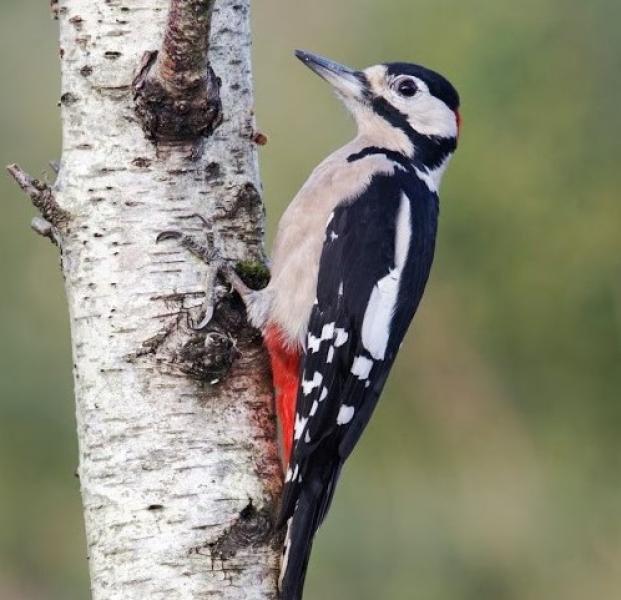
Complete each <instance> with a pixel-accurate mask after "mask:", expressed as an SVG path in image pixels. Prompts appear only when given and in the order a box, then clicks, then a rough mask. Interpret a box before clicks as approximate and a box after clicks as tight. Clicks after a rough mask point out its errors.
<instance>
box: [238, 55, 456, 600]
mask: <svg viewBox="0 0 621 600" xmlns="http://www.w3.org/2000/svg"><path fill="white" fill-rule="evenodd" d="M296 54H297V56H298V58H299V59H300V60H301V61H302V62H303V63H304V64H305V65H307V66H308V67H309V68H311V69H312V70H313V71H314V72H315V73H317V74H318V75H320V76H321V77H322V78H323V79H325V80H327V81H328V82H329V83H330V84H331V85H332V87H333V88H334V89H335V91H336V94H337V96H339V97H340V99H341V100H342V101H343V102H344V103H345V105H346V107H347V108H348V109H349V111H350V112H351V113H352V115H353V117H354V119H355V121H356V124H357V126H358V135H357V137H356V138H355V139H354V140H353V141H352V142H350V143H348V144H346V145H345V146H344V147H343V148H341V149H340V150H337V151H336V152H335V153H334V154H332V155H331V156H329V157H328V158H327V159H326V160H324V161H323V162H322V163H321V164H320V165H319V166H318V167H317V168H316V169H315V170H314V172H313V173H312V175H311V176H310V178H309V179H308V181H307V182H306V183H305V184H304V186H303V187H302V189H301V190H300V192H299V193H298V195H297V196H296V197H295V199H294V200H293V202H292V203H291V204H290V205H289V207H288V208H287V210H286V212H285V213H284V215H283V217H282V219H281V221H280V225H279V228H278V233H277V236H276V240H275V244H274V248H273V253H272V265H271V271H272V277H271V281H270V283H269V285H268V286H267V288H265V289H264V290H262V291H259V292H251V293H249V294H245V300H246V303H247V306H248V308H249V314H250V316H251V319H252V320H253V321H254V323H255V324H256V325H257V326H260V327H261V328H262V330H263V331H264V338H265V342H266V345H267V347H268V350H269V352H270V355H271V359H272V365H273V374H274V383H275V387H276V389H277V408H278V414H279V418H280V423H281V430H282V438H283V442H284V450H285V458H286V462H287V469H286V476H285V489H284V495H283V500H282V505H281V510H280V517H279V521H280V524H281V525H282V526H284V525H285V524H286V525H287V534H286V539H285V545H284V551H283V561H282V571H281V580H280V585H281V594H282V598H283V600H300V599H301V597H302V591H303V586H304V577H305V573H306V568H307V564H308V560H309V555H310V550H311V546H312V542H313V537H314V535H315V532H316V531H317V528H318V527H319V525H320V524H321V522H322V521H323V519H324V517H325V515H326V513H327V511H328V508H329V506H330V502H331V500H332V496H333V494H334V489H335V486H336V483H337V480H338V477H339V474H340V472H341V468H342V466H343V463H344V462H345V460H346V459H347V457H348V456H349V455H350V453H351V451H352V450H353V448H354V446H355V445H356V443H357V441H358V439H359V438H360V435H361V434H362V432H363V430H364V428H365V426H366V424H367V423H368V421H369V419H370V417H371V414H372V413H373V410H374V408H375V406H376V404H377V401H378V398H379V396H380V394H381V392H382V388H383V387H384V384H385V382H386V379H387V377H388V374H389V371H390V368H391V366H392V364H393V361H394V360H395V356H396V354H397V351H398V350H399V347H400V345H401V342H402V340H403V337H404V335H405V333H406V331H407V329H408V326H409V325H410V322H411V320H412V318H413V316H414V313H415V312H416V309H417V307H418V304H419V302H420V300H421V297H422V295H423V291H424V289H425V284H426V282H427V278H428V276H429V271H430V269H431V264H432V260H433V255H434V247H435V239H436V230H437V222H438V188H439V185H440V180H441V178H442V175H443V173H444V171H445V169H446V167H447V165H448V162H449V160H450V158H451V155H452V154H453V152H454V151H455V149H456V147H457V138H458V135H459V127H460V116H459V95H458V93H457V91H456V90H455V88H454V87H453V86H452V85H451V84H450V83H449V82H448V81H447V80H446V79H445V78H444V77H442V76H441V75H439V74H438V73H435V72H433V71H431V70H429V69H426V68H424V67H421V66H418V65H413V64H406V63H390V64H383V65H377V66H373V67H370V68H368V69H365V70H364V71H354V70H352V69H349V68H346V67H344V66H342V65H339V64H336V63H334V62H332V61H329V60H326V59H325V58H321V57H319V56H316V55H313V54H309V53H307V52H301V51H298V52H297V53H296Z"/></svg>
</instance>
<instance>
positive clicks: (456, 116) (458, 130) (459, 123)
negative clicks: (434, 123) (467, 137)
mask: <svg viewBox="0 0 621 600" xmlns="http://www.w3.org/2000/svg"><path fill="white" fill-rule="evenodd" d="M455 118H456V119H457V137H459V134H460V133H461V113H460V112H459V111H458V110H456V111H455Z"/></svg>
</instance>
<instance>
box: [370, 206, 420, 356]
mask: <svg viewBox="0 0 621 600" xmlns="http://www.w3.org/2000/svg"><path fill="white" fill-rule="evenodd" d="M411 239H412V215H411V208H410V201H409V199H408V197H407V196H406V195H405V194H402V196H401V205H400V206H399V213H398V215H397V231H396V234H395V266H394V268H393V269H391V270H390V272H389V273H388V275H386V276H385V277H382V279H380V280H379V281H378V282H377V283H376V284H375V286H374V287H373V291H372V292H371V297H370V298H369V304H367V308H366V310H365V313H364V320H363V322H362V344H363V345H364V347H365V348H366V349H367V350H368V352H369V354H370V355H371V356H372V357H373V358H375V359H376V360H384V358H385V356H386V348H387V347H388V339H389V337H390V324H391V322H392V317H393V315H394V312H395V308H396V306H397V298H398V295H399V286H400V284H401V275H402V274H403V267H404V266H405V262H406V260H407V257H408V253H409V251H410V241H411Z"/></svg>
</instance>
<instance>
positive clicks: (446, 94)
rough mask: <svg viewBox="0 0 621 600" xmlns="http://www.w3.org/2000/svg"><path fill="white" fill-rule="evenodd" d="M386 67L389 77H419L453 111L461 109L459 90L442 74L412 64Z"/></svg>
mask: <svg viewBox="0 0 621 600" xmlns="http://www.w3.org/2000/svg"><path fill="white" fill-rule="evenodd" d="M385 66H386V68H387V69H388V74H389V75H393V76H397V75H411V76H412V77H418V79H421V80H423V81H424V82H425V83H426V84H427V86H428V87H429V91H430V92H431V93H432V94H433V95H434V96H435V97H436V98H439V99H440V100H442V102H444V103H445V104H446V105H447V106H448V107H449V108H450V109H451V110H457V109H458V108H459V94H458V92H457V90H456V89H455V88H454V87H453V84H452V83H451V82H450V81H448V79H446V78H445V77H443V76H442V75H440V73H436V72H435V71H432V70H431V69H427V68H426V67H421V66H420V65H415V64H411V63H399V62H397V63H387V64H386V65H385Z"/></svg>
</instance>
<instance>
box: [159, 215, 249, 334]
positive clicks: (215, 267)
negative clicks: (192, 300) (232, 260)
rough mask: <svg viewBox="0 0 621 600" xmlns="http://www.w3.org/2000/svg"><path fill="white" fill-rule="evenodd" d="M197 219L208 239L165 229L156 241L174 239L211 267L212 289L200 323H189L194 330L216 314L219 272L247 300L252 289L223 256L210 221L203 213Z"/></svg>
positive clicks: (205, 323)
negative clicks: (205, 231) (200, 239)
mask: <svg viewBox="0 0 621 600" xmlns="http://www.w3.org/2000/svg"><path fill="white" fill-rule="evenodd" d="M192 217H195V218H197V219H200V220H201V221H202V223H203V225H204V226H205V228H206V229H207V236H206V241H205V242H201V241H199V240H198V239H196V238H195V237H193V236H191V235H187V234H184V233H181V232H180V231H163V232H162V233H160V234H159V235H158V236H157V239H156V242H157V243H158V244H159V243H161V242H164V241H169V240H174V241H176V242H177V243H178V244H179V245H180V246H181V247H182V248H184V249H185V250H187V251H188V252H189V253H190V254H192V255H194V256H196V257H197V258H198V259H199V260H201V261H202V262H203V263H205V264H206V265H208V266H209V267H210V269H209V275H208V279H207V281H206V282H205V284H206V289H207V290H210V292H208V293H207V296H206V298H205V301H204V303H203V305H202V307H201V312H200V314H201V315H202V318H201V319H200V321H199V322H198V323H189V326H190V327H191V328H192V329H194V330H197V331H199V330H202V329H205V327H207V325H209V323H210V321H211V319H212V318H213V314H214V310H215V308H214V298H213V290H214V288H215V283H216V279H217V276H218V274H220V275H221V276H222V277H223V278H224V279H225V280H226V281H227V282H228V283H229V284H230V285H231V287H232V288H233V289H234V290H235V291H236V292H237V293H238V294H239V295H240V296H241V298H242V300H243V301H244V302H245V300H246V298H247V297H248V295H249V294H250V293H251V292H252V290H251V289H250V288H249V287H248V286H247V285H246V284H245V283H244V282H243V281H242V280H241V278H240V277H239V275H238V274H237V273H236V272H235V269H234V268H233V267H232V266H231V265H230V264H229V262H228V261H227V260H225V259H224V258H222V256H221V255H220V253H219V252H218V249H217V248H216V246H215V243H214V239H213V232H212V231H211V225H210V223H209V222H208V221H207V220H206V219H205V218H204V217H203V216H202V215H198V214H197V215H192Z"/></svg>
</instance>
